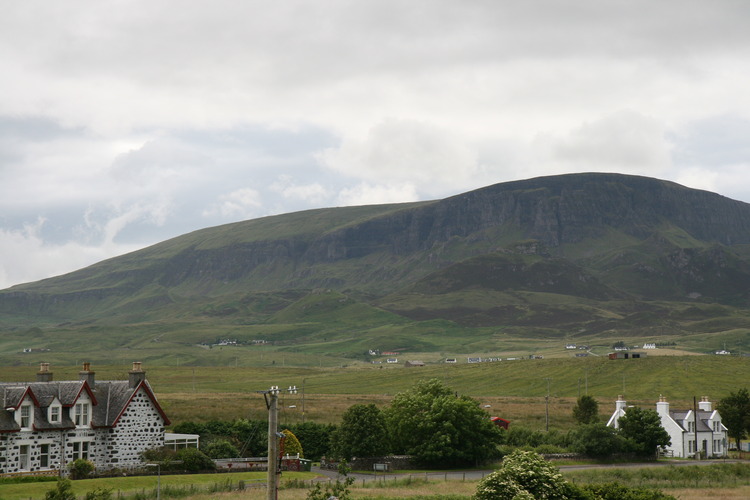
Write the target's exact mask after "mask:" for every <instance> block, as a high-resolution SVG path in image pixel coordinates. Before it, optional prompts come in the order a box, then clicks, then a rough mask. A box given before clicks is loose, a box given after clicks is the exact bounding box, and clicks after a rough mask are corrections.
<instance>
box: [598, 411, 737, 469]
mask: <svg viewBox="0 0 750 500" xmlns="http://www.w3.org/2000/svg"><path fill="white" fill-rule="evenodd" d="M626 411H627V402H626V401H625V400H624V399H623V397H622V396H618V397H617V401H615V412H614V413H613V414H612V416H611V417H610V419H609V421H608V422H607V426H609V427H614V428H615V429H617V428H619V420H620V417H622V416H623V415H625V412H626ZM656 413H658V414H659V417H660V418H661V426H662V427H664V430H665V431H667V433H668V434H669V438H670V440H671V441H672V444H671V445H669V446H667V453H669V454H671V455H672V456H674V457H681V458H687V457H694V456H695V453H696V449H697V450H698V452H701V453H703V454H704V455H705V456H706V457H707V458H716V457H723V456H725V455H726V452H727V428H726V427H724V424H722V423H721V415H719V412H718V411H716V410H714V409H713V407H712V404H711V402H710V401H709V400H708V397H706V396H704V397H702V398H701V401H700V403H698V411H697V414H696V412H695V411H694V410H693V409H689V410H670V409H669V403H668V402H667V400H666V398H664V397H659V402H658V403H656ZM696 424H697V428H696ZM696 441H697V448H696Z"/></svg>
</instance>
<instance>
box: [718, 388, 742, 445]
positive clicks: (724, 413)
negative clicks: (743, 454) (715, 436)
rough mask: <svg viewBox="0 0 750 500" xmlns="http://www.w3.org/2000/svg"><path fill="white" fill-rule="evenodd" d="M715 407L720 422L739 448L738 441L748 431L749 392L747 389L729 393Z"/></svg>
mask: <svg viewBox="0 0 750 500" xmlns="http://www.w3.org/2000/svg"><path fill="white" fill-rule="evenodd" d="M716 409H717V410H718V412H719V414H720V415H721V423H722V424H724V425H725V426H726V428H727V434H729V437H731V438H733V439H734V442H735V444H736V445H737V449H740V441H741V440H743V439H744V438H746V437H747V435H748V432H750V394H748V392H747V389H740V390H738V391H737V392H736V393H734V392H731V393H729V396H727V397H725V398H723V399H722V400H720V401H719V404H718V405H716Z"/></svg>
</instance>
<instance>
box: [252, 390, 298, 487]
mask: <svg viewBox="0 0 750 500" xmlns="http://www.w3.org/2000/svg"><path fill="white" fill-rule="evenodd" d="M258 392H260V393H261V394H263V397H264V398H265V400H266V407H267V408H268V479H267V483H268V486H267V489H266V499H267V500H276V499H277V498H278V494H279V475H280V474H281V470H279V438H280V437H281V436H283V434H280V433H279V392H281V391H280V389H279V386H277V385H274V386H272V387H271V388H270V389H268V390H267V391H258ZM287 392H290V393H292V394H296V393H297V386H289V389H287Z"/></svg>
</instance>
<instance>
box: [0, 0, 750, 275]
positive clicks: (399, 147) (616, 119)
mask: <svg viewBox="0 0 750 500" xmlns="http://www.w3.org/2000/svg"><path fill="white" fill-rule="evenodd" d="M0 12H1V13H2V14H1V15H0V288H7V287H10V286H12V285H15V284H19V283H25V282H30V281H36V280H39V279H42V278H45V277H50V276H55V275H59V274H62V273H66V272H70V271H73V270H76V269H80V268H82V267H85V266H87V265H90V264H92V263H95V262H98V261H101V260H104V259H107V258H110V257H113V256H116V255H121V254H123V253H127V252H130V251H133V250H137V249H139V248H143V247H145V246H148V245H151V244H154V243H157V242H160V241H164V240H166V239H169V238H172V237H175V236H179V235H181V234H185V233H188V232H190V231H194V230H196V229H201V228H205V227H211V226H216V225H220V224H225V223H229V222H236V221H241V220H246V219H254V218H258V217H263V216H268V215H276V214H282V213H288V212H294V211H299V210H306V209H311V208H319V207H333V206H351V205H364V204H374V203H391V202H406V201H416V200H429V199H437V198H444V197H446V196H451V195H454V194H458V193H462V192H466V191H470V190H472V189H476V188H480V187H483V186H488V185H492V184H496V183H500V182H507V181H513V180H518V179H526V178H531V177H537V176H543V175H553V174H561V173H572V172H620V173H626V174H636V175H646V176H650V177H656V178H659V179H666V180H671V181H675V182H678V183H680V184H683V185H685V186H688V187H693V188H698V189H705V190H709V191H713V192H717V193H720V194H722V195H724V196H727V197H730V198H734V199H737V200H741V201H744V202H750V173H749V172H750V170H749V169H750V29H747V26H748V21H750V2H747V1H744V0H712V1H710V2H708V1H703V0H701V1H695V0H679V1H673V0H660V1H658V2H654V1H653V0H627V1H618V0H612V1H604V0H524V1H504V0H476V1H466V0H453V1H447V0H430V1H424V0H409V1H404V0H396V1H392V0H325V1H309V0H305V1H295V0H291V1H285V0H279V1H276V2H269V1H255V0H244V1H234V0H233V1H227V0H212V1H211V2H206V1H196V0H179V1H178V0H174V1H164V0H147V1H142V0H119V1H118V0H114V1H113V0H92V1H88V0H85V1H84V0H66V1H65V2H49V1H38V0H24V1H23V2H18V1H15V0H0Z"/></svg>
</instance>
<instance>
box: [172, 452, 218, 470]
mask: <svg viewBox="0 0 750 500" xmlns="http://www.w3.org/2000/svg"><path fill="white" fill-rule="evenodd" d="M175 460H176V461H179V462H181V463H180V464H177V465H178V467H179V469H180V470H184V471H188V472H203V471H213V470H216V464H215V463H214V461H213V460H211V459H210V458H208V457H207V456H206V454H205V453H203V452H202V451H200V450H198V449H196V448H183V449H182V450H180V451H178V452H177V453H176V454H175Z"/></svg>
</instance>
